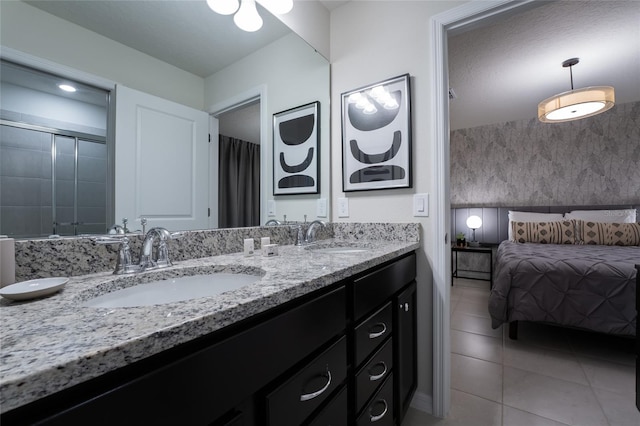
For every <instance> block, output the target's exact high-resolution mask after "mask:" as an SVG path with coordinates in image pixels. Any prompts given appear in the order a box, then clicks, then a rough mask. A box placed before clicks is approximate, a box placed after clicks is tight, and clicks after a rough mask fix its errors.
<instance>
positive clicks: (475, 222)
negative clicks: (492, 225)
mask: <svg viewBox="0 0 640 426" xmlns="http://www.w3.org/2000/svg"><path fill="white" fill-rule="evenodd" d="M481 226H482V219H480V216H469V217H468V218H467V227H469V229H478V228H480V227H481Z"/></svg>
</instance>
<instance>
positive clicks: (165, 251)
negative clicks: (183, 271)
mask: <svg viewBox="0 0 640 426" xmlns="http://www.w3.org/2000/svg"><path fill="white" fill-rule="evenodd" d="M171 265H172V263H171V261H170V260H169V248H168V247H167V242H166V241H165V240H160V242H159V243H158V251H157V252H156V266H157V267H158V268H164V267H167V266H171Z"/></svg>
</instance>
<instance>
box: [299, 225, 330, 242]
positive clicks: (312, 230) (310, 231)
mask: <svg viewBox="0 0 640 426" xmlns="http://www.w3.org/2000/svg"><path fill="white" fill-rule="evenodd" d="M316 226H320V227H322V229H325V228H326V227H327V224H326V223H325V222H324V221H322V220H314V221H313V222H311V223H310V224H309V227H308V228H307V235H306V236H305V238H304V242H305V243H306V244H309V243H312V242H313V240H315V238H316Z"/></svg>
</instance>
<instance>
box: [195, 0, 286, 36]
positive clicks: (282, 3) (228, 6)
mask: <svg viewBox="0 0 640 426" xmlns="http://www.w3.org/2000/svg"><path fill="white" fill-rule="evenodd" d="M258 3H260V4H261V5H262V6H263V7H264V8H265V9H267V10H268V11H269V12H271V13H273V14H277V15H283V14H285V13H288V12H290V11H291V9H293V0H258ZM207 5H208V6H209V8H210V9H211V10H213V11H214V12H216V13H219V14H221V15H231V14H234V13H235V15H234V16H233V22H235V23H236V25H237V26H238V28H240V29H241V30H244V31H247V32H254V31H258V30H259V29H260V28H262V17H260V14H259V13H258V9H256V0H240V1H238V0H207Z"/></svg>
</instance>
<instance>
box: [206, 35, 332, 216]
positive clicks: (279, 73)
mask: <svg viewBox="0 0 640 426" xmlns="http://www.w3.org/2000/svg"><path fill="white" fill-rule="evenodd" d="M231 76H233V78H232V79H231V78H230V77H231ZM262 85H264V86H266V91H267V95H266V99H262V102H263V104H264V106H266V108H267V115H268V118H269V119H268V123H269V127H268V128H269V130H268V132H266V133H267V134H266V135H262V141H263V144H262V148H261V151H262V155H263V156H265V155H266V158H267V161H266V163H267V167H266V168H263V170H262V173H261V174H262V179H261V182H262V188H261V191H262V192H263V193H264V192H265V191H266V195H267V198H268V199H269V200H273V199H275V200H276V218H277V219H279V220H282V218H283V215H287V220H288V221H290V220H295V221H302V220H303V215H304V214H306V215H307V220H309V221H311V220H314V219H315V218H316V200H317V199H318V198H327V199H328V198H329V193H330V192H329V191H330V183H329V182H330V181H329V178H330V171H329V170H330V166H329V157H330V155H329V128H330V125H329V64H328V62H327V61H326V59H324V58H323V57H322V56H321V55H319V54H318V53H316V52H315V51H314V50H313V49H312V48H311V47H309V45H307V43H305V42H304V41H303V40H302V39H300V38H299V37H298V36H297V35H295V34H290V35H287V36H285V37H283V38H281V39H280V40H277V41H275V42H273V43H271V44H270V45H268V46H266V47H264V48H263V49H261V50H259V51H257V52H255V53H253V54H251V55H249V56H247V57H245V58H244V59H242V60H240V61H238V62H236V63H234V64H233V65H231V66H229V67H227V68H225V69H223V70H222V71H219V72H218V73H216V74H214V75H212V76H209V77H207V78H206V79H205V103H206V105H207V106H208V108H209V110H210V111H211V110H213V109H215V108H214V106H215V105H217V104H220V103H223V102H226V101H227V100H229V99H233V98H236V97H237V96H238V94H239V93H244V92H246V91H248V90H250V89H253V88H255V87H258V86H262ZM314 101H320V124H321V132H320V161H321V167H320V191H321V194H308V195H287V196H278V197H274V196H273V172H272V170H273V167H272V158H273V142H272V141H273V131H272V124H271V123H272V117H273V114H275V113H277V112H280V111H284V110H287V109H290V108H294V107H297V106H300V105H304V104H308V103H310V102H314ZM263 164H264V163H263ZM338 164H339V163H338ZM262 219H263V222H265V221H266V219H267V218H264V217H263V218H262Z"/></svg>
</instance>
